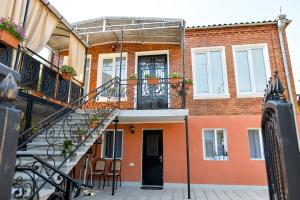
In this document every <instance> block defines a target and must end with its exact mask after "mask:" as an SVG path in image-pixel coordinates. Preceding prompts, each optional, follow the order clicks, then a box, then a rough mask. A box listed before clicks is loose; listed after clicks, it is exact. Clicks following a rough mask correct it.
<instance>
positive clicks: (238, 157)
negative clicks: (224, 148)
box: [97, 115, 267, 185]
mask: <svg viewBox="0 0 300 200" xmlns="http://www.w3.org/2000/svg"><path fill="white" fill-rule="evenodd" d="M260 120H261V117H260V116H259V115H248V116H238V115H232V116H191V117H189V137H190V139H189V141H190V160H191V182H192V183H193V184H228V185H266V184H267V181H266V172H265V163H264V161H262V160H250V152H249V145H248V134H247V129H248V128H259V127H260ZM130 126H131V125H120V127H119V128H120V129H123V130H124V136H123V137H124V138H123V139H124V141H123V160H122V181H133V182H141V173H142V172H141V166H142V130H143V129H163V140H164V141H163V145H164V146H163V149H164V153H163V154H164V155H163V157H164V183H186V151H185V126H184V123H174V124H172V123H164V124H135V125H134V130H135V133H134V134H131V133H130ZM111 128H112V129H113V128H114V126H111ZM203 128H226V133H227V144H228V154H229V160H228V161H208V160H203V145H202V144H203V142H202V129H203ZM97 154H98V157H100V155H101V147H100V146H99V148H98V149H97ZM108 163H110V161H108ZM130 163H134V166H130V165H129V164H130Z"/></svg>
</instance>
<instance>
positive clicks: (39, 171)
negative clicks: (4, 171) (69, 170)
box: [12, 155, 84, 200]
mask: <svg viewBox="0 0 300 200" xmlns="http://www.w3.org/2000/svg"><path fill="white" fill-rule="evenodd" d="M25 158H30V159H31V161H30V162H27V163H26V164H21V160H22V159H25ZM15 171H16V175H15V180H16V181H15V182H14V183H13V187H12V191H13V193H12V196H13V197H14V198H15V199H22V198H24V197H26V198H28V199H39V198H40V196H39V192H37V191H38V190H39V187H40V185H38V181H39V180H42V181H45V182H47V183H48V184H50V185H51V186H53V187H54V188H55V194H56V195H57V197H60V198H57V199H66V200H67V199H73V198H77V197H78V196H79V195H81V189H82V188H83V187H84V185H82V184H81V183H80V182H79V181H76V180H74V179H73V178H71V177H69V176H68V175H67V174H66V173H64V172H63V171H61V170H59V169H57V168H55V167H53V166H52V165H50V164H49V163H47V162H45V161H44V160H42V159H40V158H39V157H37V156H34V155H17V165H16V169H15ZM28 180H31V181H32V184H31V183H30V181H28Z"/></svg>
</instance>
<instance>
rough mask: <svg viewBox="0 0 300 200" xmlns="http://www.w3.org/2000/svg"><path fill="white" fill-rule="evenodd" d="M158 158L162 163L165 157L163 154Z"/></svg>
mask: <svg viewBox="0 0 300 200" xmlns="http://www.w3.org/2000/svg"><path fill="white" fill-rule="evenodd" d="M158 159H159V160H160V162H161V163H162V162H163V157H162V155H161V156H159V157H158Z"/></svg>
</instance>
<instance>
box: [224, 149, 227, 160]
mask: <svg viewBox="0 0 300 200" xmlns="http://www.w3.org/2000/svg"><path fill="white" fill-rule="evenodd" d="M224 160H228V152H227V151H225V153H224Z"/></svg>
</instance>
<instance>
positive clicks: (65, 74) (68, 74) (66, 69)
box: [60, 65, 77, 80]
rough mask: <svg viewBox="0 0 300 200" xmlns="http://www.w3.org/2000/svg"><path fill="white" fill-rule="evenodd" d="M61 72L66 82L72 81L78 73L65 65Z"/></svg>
mask: <svg viewBox="0 0 300 200" xmlns="http://www.w3.org/2000/svg"><path fill="white" fill-rule="evenodd" d="M60 71H61V76H62V77H63V79H65V80H71V79H72V78H73V77H74V76H76V75H77V72H76V71H75V69H74V68H73V67H72V66H69V65H63V66H62V67H61V69H60Z"/></svg>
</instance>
